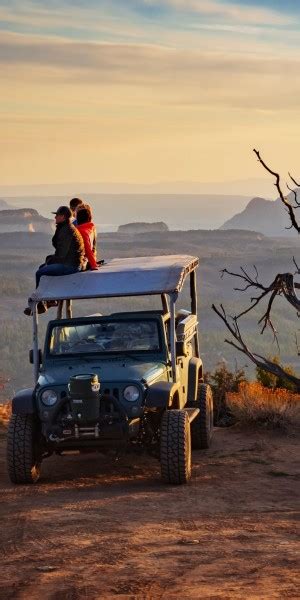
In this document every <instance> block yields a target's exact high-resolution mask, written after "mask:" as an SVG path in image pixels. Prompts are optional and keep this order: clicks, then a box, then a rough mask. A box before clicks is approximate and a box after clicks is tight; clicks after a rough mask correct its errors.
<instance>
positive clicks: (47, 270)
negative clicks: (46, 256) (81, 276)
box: [35, 263, 80, 287]
mask: <svg viewBox="0 0 300 600" xmlns="http://www.w3.org/2000/svg"><path fill="white" fill-rule="evenodd" d="M78 271H80V267H72V265H63V264H61V263H54V264H53V265H41V266H40V267H39V268H38V270H37V272H36V274H35V280H36V287H38V285H39V283H40V279H41V277H43V275H49V276H51V277H56V276H58V275H72V274H73V273H78Z"/></svg>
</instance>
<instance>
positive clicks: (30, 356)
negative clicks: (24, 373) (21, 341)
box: [29, 349, 43, 366]
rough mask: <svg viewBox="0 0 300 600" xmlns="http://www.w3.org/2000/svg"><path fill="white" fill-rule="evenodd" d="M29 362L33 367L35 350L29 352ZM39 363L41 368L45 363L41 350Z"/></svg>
mask: <svg viewBox="0 0 300 600" xmlns="http://www.w3.org/2000/svg"><path fill="white" fill-rule="evenodd" d="M29 362H30V364H31V365H33V350H32V349H31V350H29ZM38 362H39V366H40V365H41V364H42V362H43V355H42V351H41V350H40V349H39V353H38Z"/></svg>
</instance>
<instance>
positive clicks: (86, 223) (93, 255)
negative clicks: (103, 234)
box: [76, 204, 98, 271]
mask: <svg viewBox="0 0 300 600" xmlns="http://www.w3.org/2000/svg"><path fill="white" fill-rule="evenodd" d="M76 227H77V230H78V231H79V233H80V234H81V235H82V238H83V242H84V251H85V256H86V259H87V261H88V262H87V267H86V268H87V269H88V270H92V271H96V270H97V269H98V264H97V232H96V227H95V225H94V223H93V222H92V211H91V208H90V206H89V205H88V204H83V205H81V206H79V207H78V210H77V225H76Z"/></svg>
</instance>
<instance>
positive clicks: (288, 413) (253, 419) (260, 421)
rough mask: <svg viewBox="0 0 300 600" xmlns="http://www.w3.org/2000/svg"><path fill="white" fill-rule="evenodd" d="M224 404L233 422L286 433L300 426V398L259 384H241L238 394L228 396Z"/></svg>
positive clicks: (299, 395)
mask: <svg viewBox="0 0 300 600" xmlns="http://www.w3.org/2000/svg"><path fill="white" fill-rule="evenodd" d="M226 401H227V404H228V407H229V409H230V411H231V412H232V414H233V416H234V417H235V418H236V420H237V421H238V422H240V423H245V424H256V425H264V426H266V427H269V428H272V429H273V428H274V429H275V428H279V429H282V430H284V431H288V430H289V429H291V428H292V427H298V426H299V425H300V394H295V393H293V392H291V391H289V390H285V389H281V388H277V389H275V390H272V389H269V388H266V387H264V386H263V385H261V384H260V383H246V382H244V383H241V384H240V385H239V391H238V392H228V393H227V395H226Z"/></svg>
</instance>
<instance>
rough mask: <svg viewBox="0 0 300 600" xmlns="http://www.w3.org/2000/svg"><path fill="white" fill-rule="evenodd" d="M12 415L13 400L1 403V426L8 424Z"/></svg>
mask: <svg viewBox="0 0 300 600" xmlns="http://www.w3.org/2000/svg"><path fill="white" fill-rule="evenodd" d="M10 415H11V402H6V403H5V404H0V426H1V425H4V426H7V424H8V421H9V418H10Z"/></svg>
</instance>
